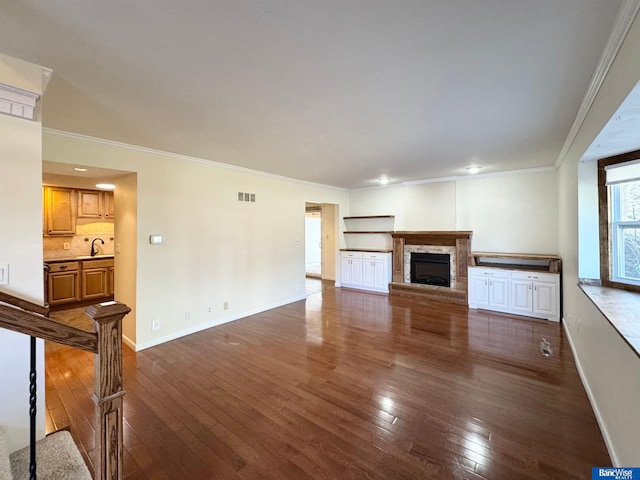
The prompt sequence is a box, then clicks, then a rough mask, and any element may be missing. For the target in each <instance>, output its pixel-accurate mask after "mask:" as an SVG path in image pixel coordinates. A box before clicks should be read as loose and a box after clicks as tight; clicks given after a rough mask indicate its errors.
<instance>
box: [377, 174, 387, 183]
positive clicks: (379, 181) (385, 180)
mask: <svg viewBox="0 0 640 480" xmlns="http://www.w3.org/2000/svg"><path fill="white" fill-rule="evenodd" d="M378 183H379V184H380V185H386V184H387V183H389V177H387V176H386V175H382V176H381V177H380V178H379V179H378Z"/></svg>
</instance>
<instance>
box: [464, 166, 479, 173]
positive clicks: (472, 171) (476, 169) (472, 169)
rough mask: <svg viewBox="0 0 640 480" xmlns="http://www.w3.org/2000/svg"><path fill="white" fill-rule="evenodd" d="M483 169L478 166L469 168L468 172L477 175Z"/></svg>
mask: <svg viewBox="0 0 640 480" xmlns="http://www.w3.org/2000/svg"><path fill="white" fill-rule="evenodd" d="M481 168H482V167H480V166H478V165H471V166H470V167H467V168H466V170H467V172H468V173H470V174H471V175H475V174H476V173H478V172H479V171H480V169H481Z"/></svg>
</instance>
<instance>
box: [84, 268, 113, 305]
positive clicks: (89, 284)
mask: <svg viewBox="0 0 640 480" xmlns="http://www.w3.org/2000/svg"><path fill="white" fill-rule="evenodd" d="M107 271H108V268H107V267H102V268H90V269H87V270H84V269H83V270H82V299H83V300H89V299H92V298H104V297H106V296H108V293H107V292H108V290H107V288H108V279H107Z"/></svg>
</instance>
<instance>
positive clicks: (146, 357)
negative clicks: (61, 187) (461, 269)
mask: <svg viewBox="0 0 640 480" xmlns="http://www.w3.org/2000/svg"><path fill="white" fill-rule="evenodd" d="M542 337H544V338H546V339H547V340H549V341H550V342H551V344H552V347H553V349H554V356H552V357H543V356H542V355H541V354H540V350H539V343H540V340H541V338H542ZM46 366H47V379H46V385H47V428H48V430H55V429H59V428H62V427H65V426H70V428H71V433H72V435H73V436H74V438H75V440H76V443H78V445H79V446H80V449H81V451H82V453H83V455H84V456H85V459H87V460H88V461H90V457H91V456H92V455H93V450H94V438H93V435H94V432H93V428H94V427H93V425H94V413H93V403H92V401H91V398H90V393H91V391H92V382H93V359H92V356H91V355H90V354H86V353H84V352H80V351H76V350H71V349H68V348H65V349H59V350H55V351H47V354H46ZM124 381H125V389H126V391H127V395H126V396H125V410H124V412H125V415H124V429H125V476H126V478H127V479H130V480H133V479H180V480H183V479H213V478H224V479H232V478H234V479H262V478H264V479H271V478H273V479H295V480H304V479H311V478H313V479H343V478H345V479H346V478H348V479H380V480H382V479H384V480H390V479H422V478H434V479H449V478H451V479H492V480H493V479H509V480H516V479H575V478H587V479H588V478H591V467H593V466H604V465H610V459H609V456H608V454H607V451H606V448H605V445H604V442H603V439H602V436H601V433H600V431H599V429H598V425H597V423H596V420H595V417H594V414H593V412H592V410H591V407H590V405H589V402H588V400H587V396H586V394H585V391H584V389H583V387H582V384H581V382H580V379H579V377H578V373H577V371H576V367H575V364H574V360H573V357H572V354H571V351H570V348H569V345H568V342H567V340H566V338H565V337H564V335H563V331H562V328H561V326H560V325H558V324H554V323H548V322H546V321H537V320H533V319H525V318H523V317H513V316H508V315H501V314H493V313H490V312H484V311H473V310H471V311H470V310H468V309H467V308H466V307H462V306H457V305H450V304H444V303H436V302H432V303H418V302H416V301H413V300H407V299H389V298H388V297H386V296H382V295H374V294H368V293H363V292H357V291H353V290H346V289H336V288H333V287H331V286H328V285H327V284H325V285H324V288H323V289H322V292H321V293H316V294H313V295H310V296H309V297H308V298H307V300H306V301H301V302H297V303H294V304H291V305H287V306H284V307H281V308H277V309H274V310H270V311H268V312H264V313H261V314H258V315H253V316H251V317H248V318H246V319H242V320H238V321H235V322H232V323H228V324H226V325H222V326H220V327H216V328H213V329H209V330H206V331H203V332H200V333H197V334H194V335H190V336H188V337H184V338H181V339H178V340H175V341H172V342H169V343H166V344H164V345H160V346H157V347H154V348H150V349H148V350H144V351H142V352H139V353H137V354H136V353H134V352H133V351H131V350H130V349H128V348H126V347H125V358H124Z"/></svg>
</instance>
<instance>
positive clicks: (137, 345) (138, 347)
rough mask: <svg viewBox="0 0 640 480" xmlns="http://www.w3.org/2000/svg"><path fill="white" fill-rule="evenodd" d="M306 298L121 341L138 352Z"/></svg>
mask: <svg viewBox="0 0 640 480" xmlns="http://www.w3.org/2000/svg"><path fill="white" fill-rule="evenodd" d="M306 298H307V296H306V295H299V296H297V297H293V298H290V299H288V300H284V301H282V302H278V303H274V304H271V305H266V306H264V307H261V308H256V309H253V310H247V311H244V312H241V313H238V314H235V315H231V316H228V317H223V318H218V319H216V320H213V321H211V322H206V323H201V324H199V325H196V326H194V327H189V328H186V329H184V330H180V331H178V332H173V333H170V334H169V335H165V336H164V337H160V338H154V339H153V340H149V341H148V342H142V343H135V342H132V341H131V339H129V338H127V337H125V336H124V335H123V336H122V339H123V341H124V342H125V343H126V344H127V345H128V346H130V347H131V348H133V350H134V351H136V352H139V351H141V350H144V349H146V348H151V347H155V346H156V345H160V344H162V343H166V342H169V341H171V340H175V339H176V338H180V337H184V336H187V335H191V334H192V333H196V332H200V331H202V330H206V329H207V328H211V327H217V326H218V325H223V324H225V323H229V322H233V321H234V320H239V319H241V318H245V317H248V316H250V315H255V314H256V313H261V312H266V311H267V310H271V309H273V308H277V307H282V306H283V305H288V304H290V303H294V302H299V301H300V300H305V299H306Z"/></svg>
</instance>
